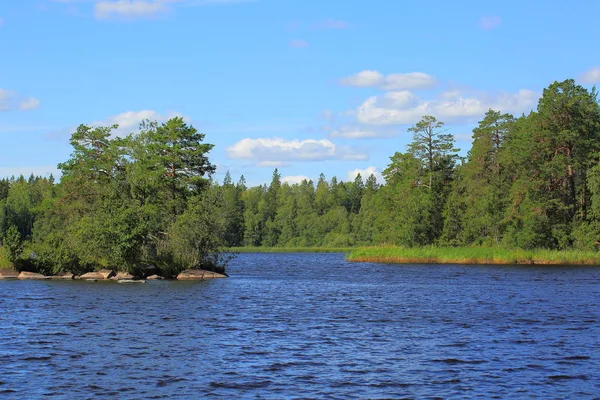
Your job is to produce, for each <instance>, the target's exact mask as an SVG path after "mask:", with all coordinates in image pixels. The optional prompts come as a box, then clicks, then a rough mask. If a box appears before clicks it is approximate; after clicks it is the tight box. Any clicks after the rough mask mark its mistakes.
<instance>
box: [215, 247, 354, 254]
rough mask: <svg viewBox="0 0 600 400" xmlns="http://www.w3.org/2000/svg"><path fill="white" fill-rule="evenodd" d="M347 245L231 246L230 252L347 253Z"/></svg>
mask: <svg viewBox="0 0 600 400" xmlns="http://www.w3.org/2000/svg"><path fill="white" fill-rule="evenodd" d="M350 250H351V249H350V248H349V247H251V246H248V247H231V248H229V249H227V250H226V251H229V252H232V253H349V252H350Z"/></svg>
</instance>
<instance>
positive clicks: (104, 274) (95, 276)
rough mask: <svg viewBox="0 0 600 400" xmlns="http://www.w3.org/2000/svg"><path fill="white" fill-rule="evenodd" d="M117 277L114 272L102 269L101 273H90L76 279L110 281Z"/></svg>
mask: <svg viewBox="0 0 600 400" xmlns="http://www.w3.org/2000/svg"><path fill="white" fill-rule="evenodd" d="M114 275H115V272H114V271H111V270H108V269H101V270H100V271H95V272H88V273H87V274H83V275H81V276H79V277H77V278H76V279H85V280H105V279H110V278H111V277H113V276H114Z"/></svg>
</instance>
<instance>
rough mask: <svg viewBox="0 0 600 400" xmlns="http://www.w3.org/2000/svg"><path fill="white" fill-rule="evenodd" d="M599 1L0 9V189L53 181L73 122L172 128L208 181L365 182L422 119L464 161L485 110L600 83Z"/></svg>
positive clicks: (74, 1)
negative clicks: (30, 179) (172, 123)
mask: <svg viewBox="0 0 600 400" xmlns="http://www.w3.org/2000/svg"><path fill="white" fill-rule="evenodd" d="M598 15H600V2H598V1H595V0H594V1H592V0H579V1H577V2H563V1H552V0H550V1H543V2H542V1H511V0H509V1H502V2H482V1H466V0H465V1H461V0H457V1H453V2H450V1H429V2H423V1H392V0H386V1H384V0H372V1H364V0H346V1H342V0H330V1H324V0H322V1H312V0H254V1H253V0H246V1H235V0H1V1H0V55H1V58H0V176H7V175H8V176H10V175H12V174H20V173H23V174H25V175H29V174H30V173H32V172H33V173H35V174H41V175H46V174H49V173H51V172H54V173H56V172H57V170H56V164H57V163H59V162H62V161H65V160H67V159H68V157H69V155H70V153H71V148H70V145H69V143H68V141H69V137H70V134H71V133H72V132H73V130H74V128H75V127H76V126H77V125H79V124H81V123H85V124H91V125H102V124H104V125H107V124H112V123H118V124H119V125H120V126H121V128H120V130H119V131H118V132H117V134H119V135H121V134H127V133H130V132H132V131H135V130H136V127H137V125H138V123H139V121H140V120H141V119H144V118H149V119H153V120H159V121H163V120H165V119H168V118H169V117H171V116H175V115H181V116H183V117H185V118H186V120H187V121H188V122H189V123H191V124H192V125H194V126H195V127H196V128H198V130H200V131H201V132H204V133H205V134H206V142H208V143H213V144H215V148H214V149H213V151H212V152H211V153H210V159H211V161H212V162H213V163H215V164H216V165H217V167H218V170H217V174H216V176H215V178H216V179H219V180H221V179H222V177H223V175H224V174H225V172H226V171H227V170H229V171H230V172H231V174H232V176H233V179H234V180H237V179H238V178H239V176H240V175H241V174H244V176H245V178H246V180H247V182H248V183H249V184H250V185H257V184H261V183H265V182H266V183H268V182H269V181H270V179H271V175H272V172H273V169H274V168H275V167H277V168H278V169H279V171H280V173H281V174H282V177H283V178H284V179H285V180H287V181H289V182H295V181H297V180H298V179H302V178H303V177H307V178H310V179H313V180H316V179H317V178H318V176H319V173H321V172H323V173H325V175H326V176H327V178H331V177H332V176H337V177H338V179H340V180H344V181H346V180H349V179H353V177H354V175H355V174H356V172H359V171H361V172H362V174H363V175H368V174H370V173H376V174H378V173H380V172H381V171H382V170H383V169H384V168H385V167H386V165H387V164H388V162H389V157H390V156H391V155H393V153H394V152H395V151H404V150H405V147H406V144H407V143H408V142H410V140H411V135H410V134H409V133H407V128H408V127H410V126H412V125H414V124H415V123H416V122H417V121H418V120H419V119H420V117H421V116H423V115H428V114H429V115H434V116H435V117H437V118H438V119H439V120H441V121H443V122H444V123H445V124H446V127H447V128H449V131H450V132H451V133H453V134H454V135H455V136H456V138H457V145H458V147H460V148H461V149H463V153H464V152H466V150H468V148H469V147H470V136H471V131H472V129H473V127H474V126H476V124H477V122H478V121H479V120H480V119H481V117H482V116H483V114H484V113H485V111H486V110H487V109H489V108H493V109H498V110H500V111H503V112H510V113H513V114H514V115H520V114H521V113H523V112H525V113H527V112H528V111H529V110H531V109H533V108H535V107H536V105H537V101H538V99H539V96H540V94H541V92H542V90H543V89H544V88H545V87H547V86H548V85H549V84H550V83H552V82H554V81H556V80H559V81H560V80H564V79H568V78H573V79H575V80H576V81H577V82H578V83H580V84H582V85H584V86H585V87H588V88H591V87H592V86H593V85H594V84H595V83H599V82H600V55H598V51H597V50H598V46H597V40H598V37H600V28H599V26H600V25H599V24H598V23H597V16H598Z"/></svg>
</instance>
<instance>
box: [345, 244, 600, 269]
mask: <svg viewBox="0 0 600 400" xmlns="http://www.w3.org/2000/svg"><path fill="white" fill-rule="evenodd" d="M346 259H347V260H348V261H354V262H383V263H395V264H530V265H531V264H535V265H600V252H595V251H579V250H563V251H560V250H545V249H538V250H523V249H503V248H491V247H417V248H402V247H392V246H383V247H361V248H355V249H353V250H352V251H351V252H350V254H349V255H348V256H347V257H346Z"/></svg>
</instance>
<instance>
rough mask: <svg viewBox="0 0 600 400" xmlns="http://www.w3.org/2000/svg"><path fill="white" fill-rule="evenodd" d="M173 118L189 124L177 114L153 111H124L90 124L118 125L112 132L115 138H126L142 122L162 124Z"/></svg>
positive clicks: (186, 119)
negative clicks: (179, 118)
mask: <svg viewBox="0 0 600 400" xmlns="http://www.w3.org/2000/svg"><path fill="white" fill-rule="evenodd" d="M174 117H183V119H184V120H185V121H186V122H187V123H189V122H190V119H189V118H188V117H185V116H183V115H182V114H181V113H178V112H173V111H171V112H168V113H165V114H161V113H159V112H157V111H154V110H140V111H126V112H122V113H120V114H117V115H113V116H112V117H108V118H106V119H104V120H102V121H94V122H92V123H91V125H92V126H110V125H115V124H117V125H119V128H118V129H117V130H116V131H115V132H114V135H115V136H126V135H127V134H129V133H131V132H132V131H134V130H136V129H137V128H138V126H139V125H140V122H142V121H144V120H147V119H148V120H150V121H158V122H164V121H167V120H169V119H171V118H174Z"/></svg>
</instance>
